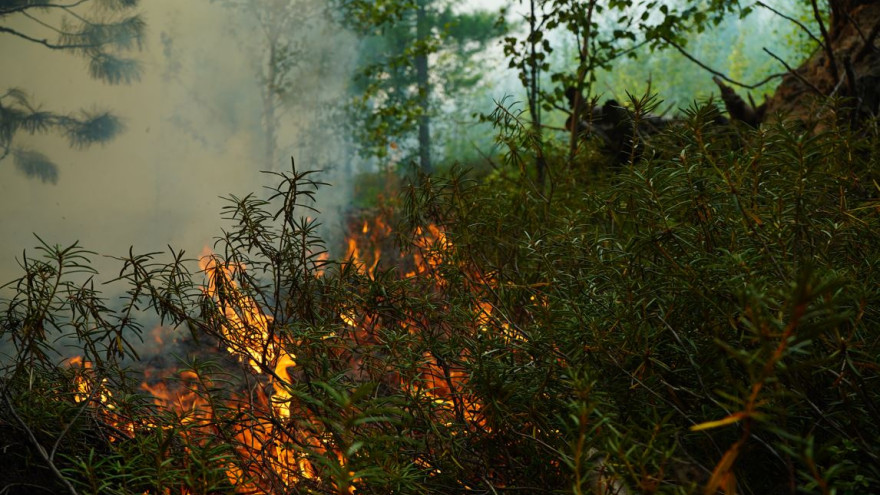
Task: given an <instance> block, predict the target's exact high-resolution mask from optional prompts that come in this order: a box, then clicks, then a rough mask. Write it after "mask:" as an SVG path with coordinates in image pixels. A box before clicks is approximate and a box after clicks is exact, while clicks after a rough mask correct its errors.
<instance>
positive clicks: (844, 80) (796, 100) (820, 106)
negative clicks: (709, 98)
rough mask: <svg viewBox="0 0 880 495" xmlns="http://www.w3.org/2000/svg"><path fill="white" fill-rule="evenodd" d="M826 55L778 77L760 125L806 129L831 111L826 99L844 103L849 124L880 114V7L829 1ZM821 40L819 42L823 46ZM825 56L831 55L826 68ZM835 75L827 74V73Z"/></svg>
mask: <svg viewBox="0 0 880 495" xmlns="http://www.w3.org/2000/svg"><path fill="white" fill-rule="evenodd" d="M830 7H831V20H830V23H829V24H830V26H829V28H828V36H827V43H828V47H827V48H826V49H820V50H817V51H816V53H814V54H813V55H812V56H811V57H810V58H809V59H808V60H807V61H806V62H804V63H803V64H802V65H801V66H800V67H798V68H797V69H795V70H793V71H792V72H791V73H789V74H787V75H786V76H784V77H783V79H782V83H780V85H779V87H778V88H777V90H776V92H775V93H774V95H773V96H772V97H771V98H770V99H769V100H768V101H767V107H766V114H765V115H766V118H765V119H764V120H765V122H772V121H774V120H778V119H780V118H786V119H796V120H800V121H803V122H806V123H807V124H808V125H811V124H812V123H816V122H819V121H821V120H822V119H823V117H826V116H827V115H829V114H830V112H832V111H835V112H836V111H838V110H839V108H834V107H832V106H831V105H829V102H828V97H836V98H844V104H843V106H844V108H847V109H848V112H849V116H850V117H851V122H852V123H853V124H854V125H858V123H859V122H861V121H862V120H863V119H864V118H866V117H870V116H871V115H878V113H880V48H878V47H877V41H878V36H877V33H878V31H880V3H877V2H874V1H868V0H836V1H835V0H832V1H831V2H830ZM824 41H825V40H823V42H824ZM828 53H831V54H833V57H834V63H833V64H832V63H830V61H829V55H828ZM835 66H836V67H838V68H840V70H838V71H836V74H835V71H833V70H831V69H830V68H831V67H835Z"/></svg>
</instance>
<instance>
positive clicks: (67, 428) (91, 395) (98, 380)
mask: <svg viewBox="0 0 880 495" xmlns="http://www.w3.org/2000/svg"><path fill="white" fill-rule="evenodd" d="M103 381H104V378H103V377H101V376H98V377H96V383H97V385H92V389H91V390H90V391H89V396H88V397H86V399H85V400H83V404H82V407H80V408H79V410H78V411H77V412H76V414H74V415H73V419H71V420H70V422H69V423H67V426H65V427H64V431H62V432H61V434H60V435H58V438H57V439H55V445H53V446H52V451H51V452H50V453H49V460H54V459H55V453H56V452H57V451H58V446H59V445H61V439H62V438H64V436H65V435H67V432H68V431H70V427H71V426H73V424H74V423H76V420H77V419H79V417H80V416H81V415H82V413H83V411H85V410H86V407H88V405H89V403H90V402H92V399H93V398H94V397H95V392H96V391H97V390H98V389H99V388H101V383H102V382H103Z"/></svg>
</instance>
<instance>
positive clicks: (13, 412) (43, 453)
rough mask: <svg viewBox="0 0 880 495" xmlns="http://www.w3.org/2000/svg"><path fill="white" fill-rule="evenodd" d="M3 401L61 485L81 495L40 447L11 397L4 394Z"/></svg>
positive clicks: (71, 492) (75, 494)
mask: <svg viewBox="0 0 880 495" xmlns="http://www.w3.org/2000/svg"><path fill="white" fill-rule="evenodd" d="M3 400H4V401H6V405H7V406H9V411H10V412H11V413H12V415H13V416H15V419H16V420H17V421H18V423H19V424H20V425H21V427H22V428H24V431H25V432H27V434H28V437H29V438H30V440H31V443H33V444H34V447H36V449H37V452H39V453H40V456H41V457H42V458H43V460H45V461H46V463H47V464H48V465H49V469H51V470H52V472H53V473H54V474H55V476H56V477H57V478H58V479H59V480H61V483H63V484H64V486H66V487H67V491H69V492H70V494H71V495H79V494H78V493H77V492H76V489H75V488H74V487H73V485H71V484H70V481H68V480H67V478H65V477H64V475H63V474H61V471H59V470H58V468H57V467H56V466H55V463H54V462H52V459H51V458H50V457H49V454H48V453H46V449H44V448H43V446H42V445H40V442H38V441H37V437H35V436H34V432H33V431H31V429H30V428H28V425H27V423H25V422H24V420H23V419H21V416H19V415H18V412H16V410H15V407H13V406H12V401H10V400H9V396H8V395H7V394H5V393H4V394H3Z"/></svg>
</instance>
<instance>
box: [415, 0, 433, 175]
mask: <svg viewBox="0 0 880 495" xmlns="http://www.w3.org/2000/svg"><path fill="white" fill-rule="evenodd" d="M425 1H426V0H419V3H418V10H417V11H416V38H417V41H416V42H417V43H418V45H419V50H418V54H417V55H416V60H415V62H416V82H417V85H418V89H419V107H420V110H421V115H420V116H419V166H420V167H421V169H422V172H423V173H425V174H430V173H431V172H433V168H432V166H431V130H430V123H431V122H430V116H429V115H428V97H429V95H430V86H429V81H428V53H427V45H426V43H427V38H428V35H429V32H428V30H429V26H428V20H427V18H426V15H425Z"/></svg>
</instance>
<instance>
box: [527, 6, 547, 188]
mask: <svg viewBox="0 0 880 495" xmlns="http://www.w3.org/2000/svg"><path fill="white" fill-rule="evenodd" d="M537 21H538V16H537V12H536V11H535V0H531V1H530V11H529V34H530V36H529V39H530V40H532V41H531V42H530V44H531V53H530V58H529V67H528V70H529V85H528V87H527V88H526V92H527V93H528V100H529V114H531V116H532V131H533V132H534V133H535V141H536V148H537V149H536V153H537V156H536V157H535V169H536V172H537V181H538V185H539V186H540V187H541V188H543V187H544V182H546V175H547V159H546V158H545V157H544V151H543V150H544V136H543V132H542V130H541V107H540V105H538V99H539V98H540V95H539V94H538V93H539V91H540V89H541V88H540V81H539V79H540V77H541V69H540V63H539V62H538V58H537V46H536V45H537V41H536V40H535V38H534V36H531V35H532V34H534V33H535V30H536V29H537V26H536V23H537Z"/></svg>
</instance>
